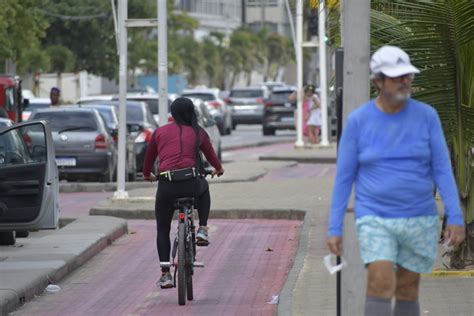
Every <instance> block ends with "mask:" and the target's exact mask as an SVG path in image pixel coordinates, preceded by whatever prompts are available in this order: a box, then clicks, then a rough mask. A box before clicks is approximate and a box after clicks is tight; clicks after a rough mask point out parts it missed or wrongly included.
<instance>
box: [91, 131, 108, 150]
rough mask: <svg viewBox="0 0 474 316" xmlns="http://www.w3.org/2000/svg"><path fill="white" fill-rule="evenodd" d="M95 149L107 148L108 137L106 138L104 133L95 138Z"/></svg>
mask: <svg viewBox="0 0 474 316" xmlns="http://www.w3.org/2000/svg"><path fill="white" fill-rule="evenodd" d="M94 147H95V149H104V148H107V139H106V138H105V136H104V135H102V134H99V135H97V137H96V138H95V144H94Z"/></svg>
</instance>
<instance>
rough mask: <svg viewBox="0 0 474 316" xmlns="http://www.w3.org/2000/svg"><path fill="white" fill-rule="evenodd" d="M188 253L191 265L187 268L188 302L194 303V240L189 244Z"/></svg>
mask: <svg viewBox="0 0 474 316" xmlns="http://www.w3.org/2000/svg"><path fill="white" fill-rule="evenodd" d="M186 250H187V251H186V252H187V255H188V257H187V259H188V261H187V263H188V264H189V265H188V266H187V267H186V288H187V290H186V292H187V294H188V301H192V300H193V299H194V295H193V264H194V252H193V243H192V240H190V241H189V243H188V249H186Z"/></svg>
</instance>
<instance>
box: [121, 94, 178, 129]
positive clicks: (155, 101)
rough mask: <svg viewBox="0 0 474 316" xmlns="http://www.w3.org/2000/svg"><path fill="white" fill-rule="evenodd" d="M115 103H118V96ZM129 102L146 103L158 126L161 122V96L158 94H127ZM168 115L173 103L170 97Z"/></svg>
mask: <svg viewBox="0 0 474 316" xmlns="http://www.w3.org/2000/svg"><path fill="white" fill-rule="evenodd" d="M114 100H115V101H118V96H115V97H114ZM127 101H137V102H145V103H146V104H147V105H148V108H149V109H150V112H151V114H152V115H153V118H154V119H155V122H156V124H159V122H160V115H159V113H158V112H159V95H158V94H151V93H128V94H127ZM167 102H168V114H169V113H170V105H171V103H172V102H173V99H172V97H171V96H170V95H168V100H167Z"/></svg>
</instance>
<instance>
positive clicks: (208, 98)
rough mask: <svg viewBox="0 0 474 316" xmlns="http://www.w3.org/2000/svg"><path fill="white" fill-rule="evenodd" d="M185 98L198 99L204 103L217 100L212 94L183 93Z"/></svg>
mask: <svg viewBox="0 0 474 316" xmlns="http://www.w3.org/2000/svg"><path fill="white" fill-rule="evenodd" d="M183 97H186V98H196V99H201V100H203V101H212V100H215V99H216V98H215V97H214V95H213V94H212V93H183Z"/></svg>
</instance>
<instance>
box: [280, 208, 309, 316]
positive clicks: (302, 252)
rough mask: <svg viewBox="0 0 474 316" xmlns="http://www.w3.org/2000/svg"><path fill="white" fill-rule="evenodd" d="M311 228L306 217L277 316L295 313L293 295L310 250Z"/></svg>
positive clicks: (281, 294) (281, 293)
mask: <svg viewBox="0 0 474 316" xmlns="http://www.w3.org/2000/svg"><path fill="white" fill-rule="evenodd" d="M308 214H309V213H307V212H306V211H305V215H308ZM309 226H310V225H309V219H308V218H307V217H306V216H305V218H304V220H303V226H302V227H301V231H300V235H299V239H298V248H297V249H296V255H295V259H294V261H293V265H292V266H291V269H290V272H289V273H288V276H287V278H286V281H285V284H284V285H283V289H282V291H281V292H280V299H279V303H278V308H277V311H276V314H277V315H291V314H292V312H293V293H294V290H295V288H296V283H297V282H298V276H299V274H300V272H301V270H302V269H303V265H304V260H305V258H306V255H307V250H306V249H307V248H308V235H309Z"/></svg>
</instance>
